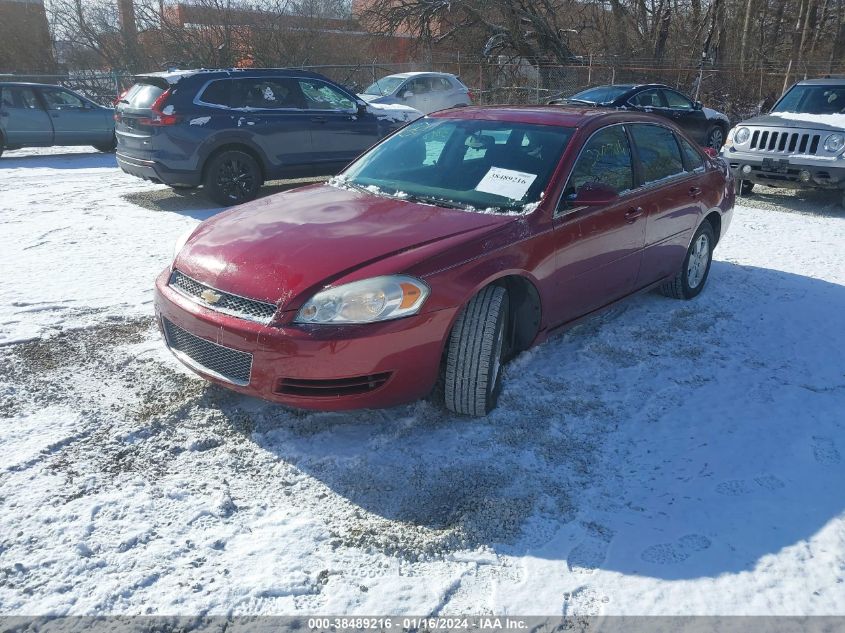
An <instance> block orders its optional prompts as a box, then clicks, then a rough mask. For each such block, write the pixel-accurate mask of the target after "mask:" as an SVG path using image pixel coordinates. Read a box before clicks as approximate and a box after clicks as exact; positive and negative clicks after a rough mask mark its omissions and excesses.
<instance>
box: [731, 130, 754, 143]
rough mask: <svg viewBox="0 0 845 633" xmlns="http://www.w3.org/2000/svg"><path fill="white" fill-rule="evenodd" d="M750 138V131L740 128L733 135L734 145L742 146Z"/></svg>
mask: <svg viewBox="0 0 845 633" xmlns="http://www.w3.org/2000/svg"><path fill="white" fill-rule="evenodd" d="M750 137H751V130H749V129H748V128H747V127H741V128H739V129H737V131H736V132H735V133H734V143H736V144H737V145H742V144H743V143H745V142H746V141H748V139H749V138H750Z"/></svg>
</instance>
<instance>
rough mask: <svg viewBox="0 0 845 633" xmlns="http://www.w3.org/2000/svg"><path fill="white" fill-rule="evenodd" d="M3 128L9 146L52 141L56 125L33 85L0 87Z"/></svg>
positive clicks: (50, 142) (37, 144)
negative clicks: (27, 86)
mask: <svg viewBox="0 0 845 633" xmlns="http://www.w3.org/2000/svg"><path fill="white" fill-rule="evenodd" d="M0 127H2V129H3V133H4V135H5V137H6V144H7V145H12V146H14V145H26V146H40V147H44V146H49V145H52V144H53V125H52V123H50V117H49V116H48V115H47V113H46V112H45V111H44V108H43V107H42V106H41V102H40V101H39V100H38V98H37V97H36V95H35V92H34V91H33V90H32V88H25V87H22V86H4V87H3V88H0Z"/></svg>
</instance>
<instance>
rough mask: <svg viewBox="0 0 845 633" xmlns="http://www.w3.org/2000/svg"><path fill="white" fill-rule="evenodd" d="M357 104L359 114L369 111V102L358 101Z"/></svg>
mask: <svg viewBox="0 0 845 633" xmlns="http://www.w3.org/2000/svg"><path fill="white" fill-rule="evenodd" d="M356 105H357V108H356V112H357V114H358V115H362V114H366V113H367V104H366V103H364V102H363V101H358V102H357V104H356Z"/></svg>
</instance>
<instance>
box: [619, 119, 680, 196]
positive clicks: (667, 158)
mask: <svg viewBox="0 0 845 633" xmlns="http://www.w3.org/2000/svg"><path fill="white" fill-rule="evenodd" d="M631 135H632V136H633V137H634V143H635V144H636V146H637V155H638V156H639V158H640V163H642V166H643V184H647V183H650V182H654V181H656V180H661V179H663V178H669V177H670V176H674V175H676V174H680V173H683V171H684V161H683V160H682V159H681V150H680V148H679V147H678V142H677V141H676V140H675V135H674V134H673V133H672V131H671V130H669V129H668V128H665V127H661V126H659V125H648V124H642V123H639V124H635V125H632V126H631Z"/></svg>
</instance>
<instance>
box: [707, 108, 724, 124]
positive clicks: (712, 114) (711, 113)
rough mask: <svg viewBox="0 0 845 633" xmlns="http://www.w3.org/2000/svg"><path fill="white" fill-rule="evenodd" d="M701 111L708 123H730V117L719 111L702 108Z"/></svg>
mask: <svg viewBox="0 0 845 633" xmlns="http://www.w3.org/2000/svg"><path fill="white" fill-rule="evenodd" d="M701 111H702V112H704V116H705V117H706V118H707V120H708V121H713V120H721V121H725V122H727V121H728V117H726V116H725V115H724V114H722V113H721V112H719V111H718V110H713V109H712V108H701Z"/></svg>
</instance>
